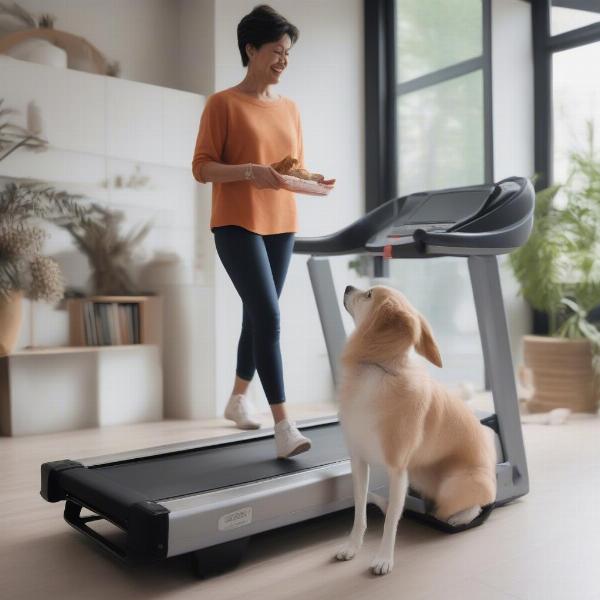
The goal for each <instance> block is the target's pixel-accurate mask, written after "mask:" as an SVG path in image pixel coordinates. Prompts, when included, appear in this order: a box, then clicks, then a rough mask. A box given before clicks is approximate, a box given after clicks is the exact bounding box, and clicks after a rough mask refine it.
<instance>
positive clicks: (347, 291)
mask: <svg viewBox="0 0 600 600" xmlns="http://www.w3.org/2000/svg"><path fill="white" fill-rule="evenodd" d="M354 291H356V288H355V287H354V286H353V285H347V286H346V289H345V290H344V308H345V309H346V310H347V311H348V312H350V308H349V307H348V304H346V299H349V298H350V295H351V294H352V292H354ZM350 314H352V313H350Z"/></svg>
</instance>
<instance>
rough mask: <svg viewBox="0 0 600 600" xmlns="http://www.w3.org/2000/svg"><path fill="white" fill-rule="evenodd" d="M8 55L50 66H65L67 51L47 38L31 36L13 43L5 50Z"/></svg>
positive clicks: (62, 67) (63, 67) (64, 67)
mask: <svg viewBox="0 0 600 600" xmlns="http://www.w3.org/2000/svg"><path fill="white" fill-rule="evenodd" d="M6 54H7V55H8V56H12V58H16V59H18V60H26V61H29V62H34V63H39V64H40V65H49V66H51V67H59V68H61V69H66V68H67V53H66V52H65V51H64V50H63V49H62V48H59V47H58V46H55V45H54V44H52V43H51V42H49V41H48V40H42V39H40V38H34V37H31V38H29V39H26V40H23V41H22V42H20V43H18V44H15V45H14V46H12V47H11V48H9V49H8V50H6Z"/></svg>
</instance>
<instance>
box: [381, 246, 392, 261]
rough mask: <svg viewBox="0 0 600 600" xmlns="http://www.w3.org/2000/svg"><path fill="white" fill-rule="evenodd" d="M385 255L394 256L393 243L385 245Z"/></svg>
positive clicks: (386, 256) (385, 256)
mask: <svg viewBox="0 0 600 600" xmlns="http://www.w3.org/2000/svg"><path fill="white" fill-rule="evenodd" d="M383 257H384V258H392V244H388V245H387V246H384V247H383Z"/></svg>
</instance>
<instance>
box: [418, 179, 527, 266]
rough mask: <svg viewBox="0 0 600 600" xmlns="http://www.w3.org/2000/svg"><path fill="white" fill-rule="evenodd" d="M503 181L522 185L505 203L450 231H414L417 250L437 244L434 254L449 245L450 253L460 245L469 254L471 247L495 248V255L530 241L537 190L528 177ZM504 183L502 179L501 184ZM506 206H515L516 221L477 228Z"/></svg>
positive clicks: (509, 208)
mask: <svg viewBox="0 0 600 600" xmlns="http://www.w3.org/2000/svg"><path fill="white" fill-rule="evenodd" d="M504 181H512V182H514V183H517V184H519V185H520V189H519V191H518V193H515V194H512V195H511V197H510V198H509V199H508V200H507V201H506V202H504V203H502V204H497V205H496V206H493V207H492V209H491V210H488V211H485V212H482V213H480V214H479V215H477V216H476V217H475V218H473V219H470V220H469V221H466V222H464V223H461V224H459V225H457V226H456V227H455V228H453V229H452V230H451V231H435V230H432V231H425V230H423V229H417V230H416V231H415V232H414V234H413V239H414V241H415V245H416V247H417V250H418V251H419V252H420V253H423V254H427V253H428V250H427V249H428V247H431V246H434V247H436V250H434V251H433V253H434V254H435V253H438V252H439V250H438V249H442V248H448V249H449V252H448V253H449V254H457V253H458V252H457V250H459V249H461V248H463V249H465V251H466V253H467V254H472V253H473V252H472V250H477V249H481V250H483V251H485V250H492V251H493V253H495V254H496V253H497V254H502V253H505V252H510V251H511V250H514V249H515V248H519V247H520V246H522V245H523V244H524V243H525V242H526V241H527V239H528V237H529V234H530V233H531V229H532V227H533V213H534V210H535V192H534V190H533V186H532V185H531V182H530V181H529V180H528V179H524V178H511V179H507V180H504ZM501 183H503V182H500V183H499V184H498V185H500V184H501ZM507 209H508V210H511V209H512V211H513V214H514V213H515V212H516V213H517V216H518V218H517V220H515V221H513V222H511V223H510V224H508V225H506V226H504V227H498V228H497V229H493V230H485V229H484V230H483V231H481V230H480V231H477V227H478V226H481V225H483V224H484V222H485V221H486V220H488V219H493V218H494V216H495V213H497V212H499V211H507ZM470 230H471V231H470ZM472 230H475V231H472ZM450 249H452V250H450Z"/></svg>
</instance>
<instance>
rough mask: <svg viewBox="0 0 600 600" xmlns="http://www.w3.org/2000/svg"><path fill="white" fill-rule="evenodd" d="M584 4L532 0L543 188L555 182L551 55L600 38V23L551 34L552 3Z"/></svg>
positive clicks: (538, 168) (537, 149)
mask: <svg viewBox="0 0 600 600" xmlns="http://www.w3.org/2000/svg"><path fill="white" fill-rule="evenodd" d="M553 4H554V6H557V7H560V6H564V7H565V8H577V5H578V4H580V5H581V8H585V7H586V6H587V3H586V2H585V0H554V2H552V0H531V27H532V37H533V69H534V109H535V110H534V114H535V117H534V165H535V172H536V174H537V176H538V177H537V180H536V182H535V184H536V185H535V187H536V189H537V190H543V189H544V188H547V187H548V186H550V185H552V184H553V183H554V118H553V116H554V115H553V94H554V86H553V77H552V58H553V56H554V54H555V53H556V52H561V51H563V50H571V49H572V48H578V47H580V46H586V45H587V44H593V43H595V42H599V41H600V23H593V24H591V25H586V26H585V27H579V28H577V29H572V30H570V31H565V32H564V33H559V34H557V35H552V34H551V27H550V25H551V10H552V5H553ZM599 12H600V11H599Z"/></svg>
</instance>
